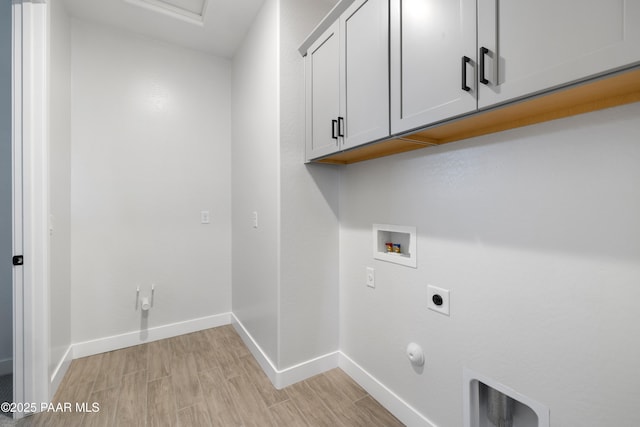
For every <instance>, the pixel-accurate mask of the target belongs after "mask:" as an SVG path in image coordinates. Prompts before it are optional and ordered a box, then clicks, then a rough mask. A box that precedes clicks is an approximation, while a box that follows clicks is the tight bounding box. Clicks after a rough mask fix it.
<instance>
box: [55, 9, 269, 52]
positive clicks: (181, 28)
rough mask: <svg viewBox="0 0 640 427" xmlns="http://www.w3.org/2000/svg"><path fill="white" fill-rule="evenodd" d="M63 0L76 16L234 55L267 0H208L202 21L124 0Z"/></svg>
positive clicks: (180, 43)
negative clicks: (182, 17)
mask: <svg viewBox="0 0 640 427" xmlns="http://www.w3.org/2000/svg"><path fill="white" fill-rule="evenodd" d="M64 3H65V6H66V8H67V11H68V12H69V14H70V15H71V16H73V17H75V18H77V19H80V20H85V21H88V22H97V23H102V24H107V25H111V26H114V27H117V28H120V29H124V30H128V31H131V32H134V33H138V34H142V35H145V36H148V37H151V38H154V39H158V40H161V41H165V42H168V43H172V44H176V45H179V46H183V47H186V48H190V49H195V50H199V51H203V52H207V53H210V54H212V55H215V56H218V57H222V58H227V59H231V58H233V56H234V54H235V52H236V50H237V49H238V47H239V46H240V44H241V43H242V40H243V39H244V37H245V35H246V33H247V31H248V30H249V28H250V27H251V24H252V23H253V20H254V18H255V17H256V15H257V14H258V12H259V11H260V8H261V7H262V4H263V3H264V0H208V4H207V5H206V7H205V10H204V13H203V17H202V22H197V20H196V19H195V18H194V19H190V18H188V17H187V16H184V19H181V17H180V15H179V14H174V13H162V12H159V11H158V10H157V9H156V8H154V7H150V8H148V7H140V6H139V5H138V4H132V3H130V2H129V1H125V0H64ZM167 12H168V11H167ZM194 24H195V25H194Z"/></svg>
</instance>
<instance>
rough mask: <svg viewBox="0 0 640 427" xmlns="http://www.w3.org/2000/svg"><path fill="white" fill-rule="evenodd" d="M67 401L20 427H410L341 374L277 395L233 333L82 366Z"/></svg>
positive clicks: (216, 332) (68, 383)
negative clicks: (94, 407) (64, 407)
mask: <svg viewBox="0 0 640 427" xmlns="http://www.w3.org/2000/svg"><path fill="white" fill-rule="evenodd" d="M65 402H68V403H70V404H71V407H72V410H71V411H69V412H46V413H40V414H36V415H33V416H30V417H27V418H25V419H23V420H21V421H20V422H19V423H18V425H21V426H29V427H31V426H33V427H40V426H46V427H58V426H60V427H61V426H65V427H66V426H70V427H73V426H82V427H85V426H89V427H92V426H104V427H111V426H194V427H207V426H211V427H213V426H224V427H227V426H231V427H233V426H243V427H250V426H260V427H262V426H277V427H281V426H292V427H304V426H313V427H315V426H331V427H335V426H343V427H349V426H363V427H365V426H366V427H374V426H380V427H393V426H402V425H403V424H402V423H400V421H398V420H397V419H396V418H395V417H394V416H393V415H391V413H389V412H388V411H387V410H386V409H385V408H383V407H382V406H381V405H380V404H379V403H378V402H376V401H375V400H374V399H373V398H372V397H371V396H370V395H368V394H367V392H366V391H364V390H363V389H362V388H361V387H360V386H359V385H358V384H356V383H355V382H354V381H353V380H352V379H351V378H349V376H347V375H346V374H345V373H344V372H342V371H341V370H340V369H334V370H331V371H329V372H325V373H324V374H321V375H317V376H315V377H313V378H310V379H308V380H306V381H302V382H300V383H297V384H294V385H292V386H289V387H287V388H285V389H283V390H276V389H275V388H274V387H273V386H272V385H271V382H270V381H269V379H268V378H267V377H266V375H265V374H264V373H263V372H262V370H261V368H260V366H259V365H258V363H257V362H256V360H255V359H254V358H253V356H252V355H251V354H250V353H249V351H248V349H247V348H246V347H245V345H244V343H243V342H242V340H241V339H240V337H239V336H238V334H237V333H236V332H235V330H234V329H233V327H231V326H222V327H219V328H214V329H207V330H204V331H200V332H195V333H192V334H188V335H182V336H178V337H174V338H169V339H166V340H162V341H155V342H152V343H148V344H143V345H139V346H136V347H130V348H125V349H122V350H117V351H112V352H109V353H103V354H98V355H95V356H90V357H85V358H82V359H76V360H74V361H73V362H72V363H71V367H70V368H69V371H68V372H67V374H66V375H65V377H64V379H63V381H62V384H61V385H60V388H59V389H58V392H57V393H56V396H55V398H54V404H57V403H61V404H64V403H65ZM94 402H96V403H98V404H99V411H98V412H87V411H76V404H80V405H82V404H85V405H86V407H87V408H91V407H92V404H93V403H94Z"/></svg>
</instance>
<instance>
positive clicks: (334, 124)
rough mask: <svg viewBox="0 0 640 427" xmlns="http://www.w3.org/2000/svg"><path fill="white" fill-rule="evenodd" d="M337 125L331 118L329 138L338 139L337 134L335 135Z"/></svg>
mask: <svg viewBox="0 0 640 427" xmlns="http://www.w3.org/2000/svg"><path fill="white" fill-rule="evenodd" d="M337 125H338V121H337V120H331V138H333V139H338V135H336V126H337Z"/></svg>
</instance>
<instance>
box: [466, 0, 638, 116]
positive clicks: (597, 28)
mask: <svg viewBox="0 0 640 427" xmlns="http://www.w3.org/2000/svg"><path fill="white" fill-rule="evenodd" d="M478 48H479V49H482V48H485V49H486V51H484V52H486V53H484V54H483V55H482V56H481V57H480V58H479V59H478V62H479V63H480V64H481V65H482V62H484V66H485V69H484V75H485V81H486V83H481V84H480V85H479V96H478V106H479V108H483V107H486V106H489V105H493V104H496V103H501V102H504V101H508V100H511V99H514V98H518V97H522V96H526V95H530V94H535V93H536V92H540V91H544V90H546V89H550V88H554V87H556V86H561V85H565V84H567V83H571V82H574V81H576V80H580V79H583V78H585V77H590V76H594V75H598V74H600V73H603V72H606V71H610V70H615V69H617V68H620V67H626V66H629V65H630V64H633V63H637V62H638V61H640V1H638V0H589V1H584V0H536V1H531V0H508V1H500V0H478ZM481 68H482V67H480V69H479V72H480V73H481V74H482V72H483V71H482V69H481Z"/></svg>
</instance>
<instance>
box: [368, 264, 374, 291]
mask: <svg viewBox="0 0 640 427" xmlns="http://www.w3.org/2000/svg"><path fill="white" fill-rule="evenodd" d="M366 284H367V286H368V287H370V288H375V287H376V271H375V270H374V269H373V268H371V267H367V276H366Z"/></svg>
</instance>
